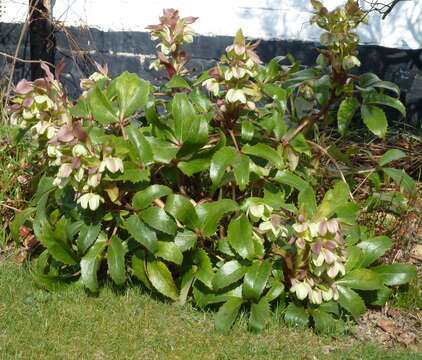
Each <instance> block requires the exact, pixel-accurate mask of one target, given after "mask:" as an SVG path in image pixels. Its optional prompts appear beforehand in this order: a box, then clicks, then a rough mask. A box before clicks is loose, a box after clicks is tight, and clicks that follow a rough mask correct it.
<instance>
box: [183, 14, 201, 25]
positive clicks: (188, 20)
mask: <svg viewBox="0 0 422 360" xmlns="http://www.w3.org/2000/svg"><path fill="white" fill-rule="evenodd" d="M198 19H199V18H198V17H195V16H187V17H185V18H183V21H184V22H185V24H188V25H190V24H193V23H194V22H195V21H196V20H198Z"/></svg>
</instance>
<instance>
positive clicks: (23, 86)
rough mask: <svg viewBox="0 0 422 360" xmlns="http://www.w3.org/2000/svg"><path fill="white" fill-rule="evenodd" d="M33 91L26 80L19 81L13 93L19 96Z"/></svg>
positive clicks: (31, 85)
mask: <svg viewBox="0 0 422 360" xmlns="http://www.w3.org/2000/svg"><path fill="white" fill-rule="evenodd" d="M33 89H34V86H33V83H31V82H29V81H28V80H25V79H23V80H21V81H19V82H18V84H17V85H16V87H15V92H17V93H19V94H28V93H29V92H31V91H32V90H33Z"/></svg>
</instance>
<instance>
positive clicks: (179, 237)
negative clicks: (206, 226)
mask: <svg viewBox="0 0 422 360" xmlns="http://www.w3.org/2000/svg"><path fill="white" fill-rule="evenodd" d="M197 239H198V235H196V233H194V232H193V231H190V230H186V229H185V230H183V231H181V232H178V233H177V234H176V236H175V238H174V243H175V244H176V245H177V247H178V248H179V250H180V251H181V252H184V251H187V250H190V249H192V248H193V247H194V246H195V244H196V241H197Z"/></svg>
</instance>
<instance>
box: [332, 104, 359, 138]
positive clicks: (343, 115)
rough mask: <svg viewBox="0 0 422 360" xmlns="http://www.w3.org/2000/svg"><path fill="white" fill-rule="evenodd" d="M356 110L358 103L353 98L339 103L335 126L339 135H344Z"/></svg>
mask: <svg viewBox="0 0 422 360" xmlns="http://www.w3.org/2000/svg"><path fill="white" fill-rule="evenodd" d="M358 108H359V101H358V100H357V99H356V98H354V97H348V98H346V99H344V100H343V101H342V102H341V104H340V107H339V109H338V112H337V126H338V130H339V132H340V134H341V135H344V134H345V132H346V130H347V128H348V127H349V124H350V121H351V120H352V119H353V116H354V115H355V113H356V110H357V109H358Z"/></svg>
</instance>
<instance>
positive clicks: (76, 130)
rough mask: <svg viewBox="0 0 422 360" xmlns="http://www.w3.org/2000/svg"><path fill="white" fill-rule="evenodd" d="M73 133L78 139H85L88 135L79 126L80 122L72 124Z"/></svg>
mask: <svg viewBox="0 0 422 360" xmlns="http://www.w3.org/2000/svg"><path fill="white" fill-rule="evenodd" d="M73 134H74V135H75V136H76V137H77V138H78V139H79V140H80V141H85V140H86V139H87V137H88V134H87V133H86V131H85V129H84V128H83V127H82V126H81V124H79V123H76V124H75V125H73Z"/></svg>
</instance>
